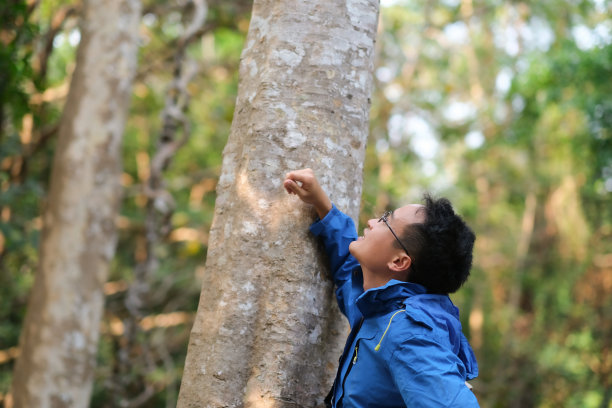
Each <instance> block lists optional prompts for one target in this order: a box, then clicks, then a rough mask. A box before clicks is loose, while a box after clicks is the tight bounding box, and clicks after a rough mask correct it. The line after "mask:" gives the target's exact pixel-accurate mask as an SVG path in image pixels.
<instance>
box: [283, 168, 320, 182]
mask: <svg viewBox="0 0 612 408" xmlns="http://www.w3.org/2000/svg"><path fill="white" fill-rule="evenodd" d="M286 178H288V179H290V180H293V181H299V182H301V183H304V182H307V181H309V180H312V178H313V174H312V170H310V169H303V170H296V171H292V172H290V173H287V176H286Z"/></svg>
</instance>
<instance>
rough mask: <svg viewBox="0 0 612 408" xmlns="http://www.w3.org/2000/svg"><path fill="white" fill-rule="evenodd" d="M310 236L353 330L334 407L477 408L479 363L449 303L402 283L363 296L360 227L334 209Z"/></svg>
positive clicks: (340, 369) (314, 226)
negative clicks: (472, 384)
mask: <svg viewBox="0 0 612 408" xmlns="http://www.w3.org/2000/svg"><path fill="white" fill-rule="evenodd" d="M310 230H311V232H312V233H313V234H314V235H315V236H318V237H320V238H321V239H322V241H323V243H324V245H325V249H326V252H327V254H328V257H329V261H330V263H331V269H332V272H333V275H334V281H335V284H336V286H337V289H336V297H337V300H338V305H339V306H340V310H341V311H342V313H344V315H346V317H347V318H348V320H349V323H350V325H351V333H350V335H349V337H348V339H347V341H346V346H345V347H344V352H343V353H342V357H341V358H340V362H339V367H338V373H337V375H336V380H335V382H334V388H333V399H332V405H333V406H334V407H381V408H382V407H405V406H408V407H426V408H433V407H462V408H463V407H478V402H477V400H476V397H475V396H474V394H473V393H472V392H471V391H470V389H469V388H468V387H467V386H466V384H465V381H466V380H470V379H472V378H475V377H476V376H477V375H478V365H477V363H476V358H475V357H474V353H473V351H472V348H471V347H470V345H469V343H468V341H467V339H466V338H465V336H464V335H463V333H462V331H461V323H460V322H459V309H457V308H456V307H455V306H454V305H453V303H452V302H451V300H450V299H449V297H448V296H446V295H434V294H428V293H427V292H426V290H425V288H424V287H423V286H421V285H418V284H414V283H408V282H400V281H397V280H391V281H389V282H388V283H387V284H386V285H385V286H382V287H379V288H373V289H370V290H368V291H366V292H364V290H363V276H362V272H361V267H360V266H359V263H358V262H357V260H356V259H355V258H354V257H353V256H352V255H351V254H350V253H349V250H348V247H349V244H350V243H351V242H352V241H354V240H355V239H357V231H356V229H355V225H354V223H353V221H352V219H351V218H350V217H348V216H347V215H345V214H343V213H342V212H340V211H339V210H338V209H337V208H336V207H335V206H333V208H332V210H331V211H330V212H329V213H328V214H327V215H326V216H325V217H324V218H323V219H322V220H319V221H317V222H315V223H314V224H312V226H311V227H310Z"/></svg>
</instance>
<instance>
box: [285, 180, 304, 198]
mask: <svg viewBox="0 0 612 408" xmlns="http://www.w3.org/2000/svg"><path fill="white" fill-rule="evenodd" d="M283 187H285V190H287V192H288V193H289V194H297V195H300V190H301V189H300V186H298V185H297V183H296V182H295V181H293V180H291V179H287V180H285V181H284V183H283Z"/></svg>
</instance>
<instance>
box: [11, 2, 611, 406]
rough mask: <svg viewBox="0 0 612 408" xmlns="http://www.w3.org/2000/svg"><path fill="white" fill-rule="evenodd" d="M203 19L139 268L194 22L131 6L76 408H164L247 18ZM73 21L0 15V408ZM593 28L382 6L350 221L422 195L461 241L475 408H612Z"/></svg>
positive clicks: (28, 13) (598, 20) (599, 31)
mask: <svg viewBox="0 0 612 408" xmlns="http://www.w3.org/2000/svg"><path fill="white" fill-rule="evenodd" d="M207 6H208V14H207V19H206V22H205V24H204V25H203V26H202V27H201V28H200V30H199V32H198V35H197V41H194V42H192V43H191V44H190V45H189V47H188V48H187V52H186V53H185V55H184V56H182V58H185V59H189V61H190V62H189V63H190V64H191V65H190V67H192V68H193V69H194V70H195V71H194V72H197V74H196V75H194V76H193V78H192V79H191V80H190V82H189V84H188V86H187V88H186V89H187V91H188V102H189V103H188V104H186V105H185V115H186V118H187V121H188V124H189V128H190V132H189V137H188V138H187V139H186V140H185V144H184V145H182V147H181V148H180V149H178V150H177V151H176V153H175V154H174V156H173V158H172V161H171V163H170V165H169V166H168V168H167V169H166V170H165V172H164V174H163V177H164V179H165V191H167V193H169V194H170V195H171V196H172V198H173V200H172V201H173V203H174V208H172V211H170V212H167V213H166V216H165V218H164V219H163V222H162V225H161V228H160V231H163V236H161V237H159V238H158V239H156V241H155V242H154V243H153V247H154V251H155V254H156V259H157V261H158V264H157V265H156V267H155V268H153V269H150V272H151V273H145V274H143V273H136V271H139V270H142V264H143V263H145V261H146V253H147V249H148V248H151V242H149V241H148V240H150V239H151V237H149V236H147V234H146V233H145V222H146V219H147V205H146V203H147V197H146V192H145V186H146V184H147V181H148V179H149V178H150V177H151V175H150V168H151V167H150V162H151V160H152V157H153V156H154V155H155V153H156V146H157V145H158V138H159V136H160V134H161V133H162V129H161V128H162V111H163V109H164V106H165V105H164V104H165V101H166V99H167V97H168V92H169V89H170V88H169V84H170V82H171V81H172V79H173V73H174V71H173V67H174V64H175V57H176V44H177V41H178V39H179V38H180V36H181V35H182V33H183V32H184V30H185V26H186V22H187V21H189V20H190V13H192V11H193V5H192V3H191V2H189V1H181V0H176V1H156V0H145V1H144V2H143V13H142V19H141V25H140V37H141V44H140V51H139V52H140V55H139V65H138V71H137V75H136V78H135V82H134V86H133V97H132V102H131V108H130V112H129V117H128V123H127V127H126V130H125V134H124V142H123V175H122V185H123V189H124V198H123V202H122V206H121V215H120V217H119V220H118V227H119V232H120V234H119V243H118V246H117V252H116V256H115V258H114V260H113V262H112V266H111V272H110V278H109V280H108V282H107V283H106V285H105V295H106V306H105V313H104V319H103V322H102V338H101V340H100V345H99V352H98V366H97V368H96V373H95V384H94V394H93V399H92V403H91V406H92V407H106V406H126V404H127V403H128V402H129V404H131V405H130V406H150V407H163V406H168V407H169V406H174V404H175V403H176V399H177V394H178V387H179V385H180V380H181V374H182V369H183V366H184V360H185V354H186V349H187V341H188V337H189V331H190V328H191V323H192V322H193V318H194V315H195V312H196V309H197V305H198V298H199V293H200V284H201V279H202V275H203V273H204V269H203V265H204V261H205V258H206V251H207V238H208V230H209V228H210V224H211V221H212V215H213V209H214V203H215V187H216V183H217V180H218V177H219V174H220V169H221V158H222V156H221V153H222V150H223V147H224V145H225V142H226V140H227V136H228V134H229V128H230V125H231V120H232V117H233V109H234V104H235V99H236V90H237V79H238V78H237V76H238V74H237V72H238V63H239V61H240V54H241V51H242V48H243V44H244V39H245V35H246V33H247V30H248V26H249V18H250V11H251V6H252V4H251V2H249V1H238V0H237V1H229V0H210V1H208V2H207ZM81 7H82V4H81V3H80V2H79V1H63V0H48V1H45V2H40V3H39V2H35V1H24V0H14V1H8V2H3V4H2V5H1V6H0V23H1V26H0V27H1V28H0V401H3V400H4V398H5V397H6V394H7V393H8V391H9V389H10V384H11V379H12V371H13V366H14V363H15V359H16V358H17V356H18V355H19V349H18V341H19V335H20V331H21V326H22V324H23V319H24V316H25V312H26V310H25V309H26V305H27V298H28V294H29V290H30V288H31V286H32V283H33V279H34V275H35V271H36V269H37V262H38V250H39V243H40V239H41V236H40V233H41V228H42V221H41V212H42V209H43V208H44V206H45V197H46V192H47V189H48V185H49V176H50V168H51V164H52V159H53V154H54V147H55V141H56V136H57V132H58V123H59V119H60V116H61V114H62V109H63V105H64V102H65V97H66V95H67V92H68V87H69V83H70V78H71V73H72V72H73V70H74V67H75V51H76V47H77V46H78V44H79V39H80V34H79V28H78V23H79V19H78V17H79V12H80V9H81ZM611 16H612V4H611V2H609V1H605V0H549V1H546V2H543V1H513V2H504V1H500V0H481V1H472V0H439V1H431V2H417V1H412V0H405V1H400V0H397V1H393V0H387V1H382V2H381V15H380V22H379V33H378V39H377V54H376V67H375V72H374V77H375V85H374V89H375V90H374V94H373V97H372V107H371V112H370V119H371V124H370V136H369V139H368V147H367V152H366V161H365V165H364V174H363V176H364V187H363V191H364V192H363V197H362V205H361V215H360V223H361V225H362V226H363V225H364V222H365V220H367V219H368V218H372V217H375V216H377V215H380V214H381V213H382V212H383V211H384V210H385V209H387V208H393V207H397V206H399V205H402V204H403V203H409V202H418V201H419V200H420V197H421V195H422V193H423V192H424V191H431V192H434V193H435V194H437V195H443V196H447V197H449V198H450V199H451V200H452V201H453V203H454V204H455V206H456V208H457V210H458V211H459V212H460V213H462V214H463V215H464V216H465V218H466V219H467V221H468V222H469V223H470V225H472V226H473V228H474V229H475V231H476V234H477V237H478V239H477V243H476V250H475V261H474V268H473V271H472V276H471V278H470V280H469V281H468V283H467V285H466V286H465V287H464V288H463V289H462V290H461V291H460V292H459V293H457V294H456V295H453V296H452V299H453V301H454V302H455V303H456V304H457V305H458V306H459V307H460V309H461V312H462V319H463V320H462V323H463V327H464V331H465V332H466V335H467V336H468V338H469V339H470V342H471V344H472V345H473V347H474V349H475V352H476V355H477V357H478V361H479V364H480V376H479V378H478V379H477V380H476V381H474V387H475V392H476V394H477V396H478V398H479V401H480V403H481V406H483V407H559V406H564V407H593V408H596V407H602V408H609V407H612V134H611V130H612V97H611V96H610V95H612V18H611ZM282 177H283V175H279V178H282ZM135 285H139V287H141V288H142V287H145V288H146V289H147V290H146V293H147V296H146V298H145V302H144V304H143V305H141V306H142V307H141V310H143V311H144V312H145V314H146V316H145V317H143V318H140V319H138V321H137V323H138V326H139V328H140V330H138V331H136V332H134V331H126V330H125V327H126V319H130V318H132V317H130V314H129V312H128V310H127V307H126V302H127V295H128V293H129V291H130V288H131V287H134V286H135ZM130 336H131V337H130ZM128 345H129V349H128Z"/></svg>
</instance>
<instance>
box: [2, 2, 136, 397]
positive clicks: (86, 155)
mask: <svg viewBox="0 0 612 408" xmlns="http://www.w3.org/2000/svg"><path fill="white" fill-rule="evenodd" d="M139 17H140V3H139V1H138V0H107V1H94V0H91V1H86V2H85V8H84V18H83V21H82V24H81V43H80V45H79V50H78V55H77V67H76V70H75V73H74V77H73V79H72V84H71V87H70V92H69V95H68V100H67V102H66V107H65V110H64V115H63V118H62V123H61V126H60V131H59V140H58V146H57V149H56V153H55V158H54V163H53V170H52V175H51V185H50V191H49V196H48V200H47V205H46V208H45V210H44V229H43V236H42V242H41V248H40V264H39V269H38V272H37V275H36V280H35V282H34V286H33V288H32V293H31V295H30V301H29V304H28V309H27V316H26V321H25V324H24V329H23V332H22V336H21V344H20V347H21V357H20V358H19V359H18V361H17V364H16V367H15V375H14V379H13V387H12V394H13V398H14V401H15V406H16V407H37V408H46V407H87V406H89V400H90V396H91V390H92V384H93V375H94V368H95V358H96V351H97V345H98V338H99V325H100V317H101V315H102V311H103V305H104V295H103V284H104V282H105V281H106V278H107V275H108V268H109V262H110V261H111V259H112V258H113V256H114V253H115V243H116V228H115V219H116V216H117V212H118V208H119V203H120V197H121V186H120V184H119V177H120V172H121V161H120V156H121V139H122V134H123V129H124V126H125V120H126V117H127V113H128V105H129V100H130V95H131V84H132V78H133V76H134V73H135V69H136V61H137V59H136V57H137V43H138V38H137V37H138V23H139Z"/></svg>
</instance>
